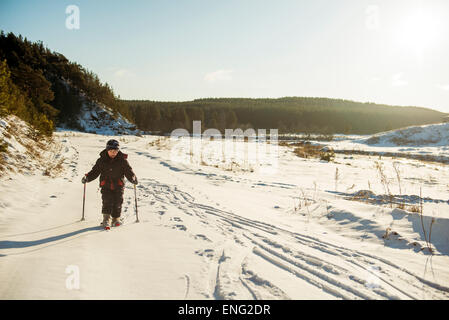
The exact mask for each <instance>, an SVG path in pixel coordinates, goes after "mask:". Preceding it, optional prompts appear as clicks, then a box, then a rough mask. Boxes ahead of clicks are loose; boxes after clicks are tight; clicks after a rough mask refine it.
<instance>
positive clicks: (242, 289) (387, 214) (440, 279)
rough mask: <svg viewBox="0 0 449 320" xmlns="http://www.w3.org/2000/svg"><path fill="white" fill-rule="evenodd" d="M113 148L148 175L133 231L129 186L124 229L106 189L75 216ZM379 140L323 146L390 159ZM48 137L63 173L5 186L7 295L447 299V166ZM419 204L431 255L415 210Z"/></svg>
mask: <svg viewBox="0 0 449 320" xmlns="http://www.w3.org/2000/svg"><path fill="white" fill-rule="evenodd" d="M2 121H5V120H4V119H2ZM2 127H4V126H3V125H2ZM0 129H1V128H0ZM382 137H385V141H386V140H387V138H386V137H387V135H385V136H382ZM111 138H115V139H118V140H119V141H120V145H121V146H122V151H123V152H124V153H127V154H128V155H129V156H128V160H129V162H130V164H131V166H132V167H133V169H134V171H135V172H136V175H137V177H138V178H139V184H138V185H137V197H138V212H139V220H140V222H139V223H136V216H135V208H134V200H135V199H134V189H133V188H132V185H131V184H130V183H127V184H126V189H125V197H124V203H123V209H122V217H123V218H124V224H123V225H122V226H120V227H118V228H116V229H114V228H112V230H111V231H104V230H101V229H100V228H99V227H98V226H99V222H100V221H101V219H102V217H101V214H100V213H101V194H100V193H99V192H98V181H94V182H91V183H89V184H87V186H86V189H87V192H86V204H85V217H86V220H85V221H80V218H81V213H82V199H83V185H82V184H81V178H82V176H83V174H84V173H86V172H88V171H89V170H90V169H91V167H92V166H93V164H94V163H95V161H96V159H97V158H98V156H99V152H100V151H101V150H102V149H103V148H104V146H105V144H106V142H107V140H109V139H111ZM424 138H425V137H424ZM424 138H423V139H424ZM357 139H358V140H360V141H357ZM383 139H384V138H380V141H381V144H380V145H378V146H368V145H367V144H363V143H362V140H361V138H360V137H358V138H357V137H352V138H351V140H344V139H341V140H340V139H339V141H337V142H331V143H330V145H332V144H333V143H334V144H335V143H343V144H353V145H355V144H357V145H358V146H366V147H369V148H377V149H376V150H378V151H385V150H387V149H388V148H390V147H387V146H386V145H384V144H383V143H384V142H383V141H384V140H383ZM442 139H444V138H442ZM54 140H55V141H54V144H55V145H58V146H59V148H56V149H54V150H55V151H54V153H55V156H56V154H57V155H58V157H59V158H58V159H63V161H62V167H63V170H61V171H60V172H58V174H54V175H50V176H47V175H42V174H34V175H32V174H20V173H16V172H11V173H10V174H8V175H4V176H2V177H1V178H0V210H1V215H0V235H1V238H0V299H176V300H178V299H179V300H182V299H282V300H284V299H448V298H449V271H448V269H447V265H448V263H449V232H448V230H449V210H448V204H449V203H448V194H449V193H448V191H449V185H448V183H447V181H448V178H449V170H448V166H447V164H444V163H435V162H423V161H419V160H414V159H404V158H394V159H393V158H391V157H382V158H381V159H379V157H378V156H377V155H376V156H370V155H357V154H354V155H351V156H348V155H343V154H337V155H336V158H335V161H334V162H329V163H328V162H324V161H319V160H315V159H302V158H299V157H297V156H296V155H295V154H294V153H293V152H292V148H289V147H286V146H279V147H276V146H275V145H272V146H271V147H272V149H270V150H271V151H273V152H271V153H268V154H267V153H264V152H262V150H264V148H265V144H264V145H261V144H260V143H259V142H243V141H236V142H234V143H231V144H229V145H228V147H230V149H226V147H225V146H224V145H223V144H222V142H221V141H219V140H218V141H204V140H200V139H199V138H194V140H193V141H190V140H188V139H187V140H184V141H179V140H170V138H169V137H159V136H142V137H137V136H132V135H121V136H113V135H105V134H103V135H100V134H92V133H80V132H74V131H69V130H64V131H59V132H57V133H55V139H54ZM186 142H187V143H186ZM190 142H192V145H194V144H196V145H197V146H198V145H199V146H201V148H202V150H203V151H204V152H203V156H202V157H201V154H195V153H194V154H190V150H189V148H188V146H189V145H190ZM11 143H15V142H11ZM413 148H415V149H416V150H419V148H428V146H421V147H416V146H415V147H413ZM431 148H443V146H442V145H439V146H435V143H433V145H432V146H431ZM56 150H57V151H56ZM231 150H233V151H234V153H232V152H231ZM245 150H250V151H251V150H257V152H256V154H255V153H254V152H252V151H251V152H249V155H251V156H249V157H245V154H244V152H245ZM242 152H243V153H242ZM223 155H224V157H223ZM24 160H25V161H29V160H31V159H30V157H29V156H27V158H26V159H24ZM375 162H378V163H381V164H382V166H383V168H384V174H385V176H386V179H387V182H388V187H389V190H390V192H391V195H387V194H386V193H385V184H383V183H382V181H381V179H380V177H379V170H378V169H377V168H378V167H376V164H375ZM395 163H396V164H395ZM393 164H395V165H396V166H397V168H399V172H400V185H399V181H398V179H397V175H396V171H395V170H394V167H393ZM268 168H270V170H268ZM337 169H338V173H339V175H338V177H339V179H338V180H336V179H335V173H336V170H337ZM399 186H400V188H399ZM420 193H421V197H420ZM421 199H422V206H423V215H422V221H423V222H424V227H425V229H426V236H427V237H428V236H429V232H430V226H431V225H432V228H431V230H432V233H431V241H430V242H431V248H432V253H431V252H430V250H429V249H428V245H427V243H426V240H425V235H424V232H423V228H422V224H421V215H420V214H419V213H417V212H412V211H413V210H412V207H419V206H420V204H421ZM400 205H402V208H401V207H399V206H400ZM432 221H433V223H432ZM77 284H79V287H78V286H77Z"/></svg>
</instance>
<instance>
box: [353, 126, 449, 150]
mask: <svg viewBox="0 0 449 320" xmlns="http://www.w3.org/2000/svg"><path fill="white" fill-rule="evenodd" d="M360 142H361V143H366V144H368V145H373V146H380V147H401V146H413V147H447V146H449V123H439V124H431V125H425V126H414V127H408V128H404V129H399V130H392V131H388V132H383V133H379V134H376V135H373V136H372V137H370V138H368V139H363V140H361V141H360Z"/></svg>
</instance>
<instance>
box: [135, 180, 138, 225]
mask: <svg viewBox="0 0 449 320" xmlns="http://www.w3.org/2000/svg"><path fill="white" fill-rule="evenodd" d="M134 200H135V202H136V222H139V215H138V213H137V191H136V185H134Z"/></svg>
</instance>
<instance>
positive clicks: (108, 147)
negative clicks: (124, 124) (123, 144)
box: [106, 139, 119, 150]
mask: <svg viewBox="0 0 449 320" xmlns="http://www.w3.org/2000/svg"><path fill="white" fill-rule="evenodd" d="M118 148H119V143H118V141H117V140H114V139H112V140H109V141H108V143H106V150H112V149H117V150H118Z"/></svg>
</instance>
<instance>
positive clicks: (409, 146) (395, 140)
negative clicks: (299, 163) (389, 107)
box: [317, 123, 449, 163]
mask: <svg viewBox="0 0 449 320" xmlns="http://www.w3.org/2000/svg"><path fill="white" fill-rule="evenodd" d="M317 144H320V145H325V146H327V147H329V148H332V149H334V150H335V151H336V152H339V153H347V154H351V153H353V154H371V155H381V156H383V155H385V156H389V157H395V156H396V157H404V158H409V159H419V160H426V161H437V162H442V163H449V123H440V124H432V125H425V126H414V127H407V128H403V129H399V130H392V131H387V132H382V133H378V134H375V135H372V136H354V135H352V136H345V135H338V136H336V139H334V141H331V142H322V141H317Z"/></svg>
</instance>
